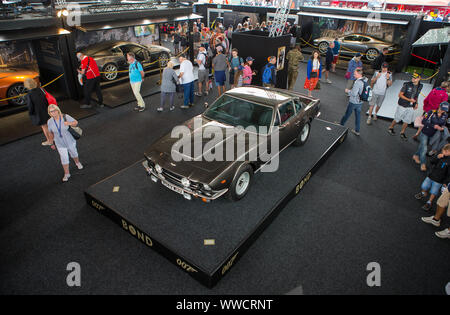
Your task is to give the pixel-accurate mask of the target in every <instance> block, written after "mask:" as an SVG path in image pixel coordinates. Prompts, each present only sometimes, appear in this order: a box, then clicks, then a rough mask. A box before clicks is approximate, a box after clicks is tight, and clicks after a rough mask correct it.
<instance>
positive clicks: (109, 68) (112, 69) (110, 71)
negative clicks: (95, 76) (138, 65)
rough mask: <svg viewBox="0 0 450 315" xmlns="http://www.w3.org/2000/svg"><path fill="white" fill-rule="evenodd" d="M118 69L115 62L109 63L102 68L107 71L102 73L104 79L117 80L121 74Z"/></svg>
mask: <svg viewBox="0 0 450 315" xmlns="http://www.w3.org/2000/svg"><path fill="white" fill-rule="evenodd" d="M117 70H118V68H117V65H115V64H114V63H107V64H106V65H105V66H104V67H103V69H102V72H106V73H102V77H103V79H104V80H106V81H113V80H115V79H116V78H117V76H118V74H119V73H118V72H117Z"/></svg>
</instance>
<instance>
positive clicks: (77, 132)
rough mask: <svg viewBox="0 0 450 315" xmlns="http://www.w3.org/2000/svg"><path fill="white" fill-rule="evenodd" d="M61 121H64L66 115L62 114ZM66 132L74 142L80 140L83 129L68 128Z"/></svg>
mask: <svg viewBox="0 0 450 315" xmlns="http://www.w3.org/2000/svg"><path fill="white" fill-rule="evenodd" d="M63 120H64V121H66V114H64V116H63ZM68 131H69V132H70V134H71V135H72V137H73V138H74V139H75V140H78V139H80V138H81V135H82V134H83V129H81V128H80V127H72V126H69V129H68Z"/></svg>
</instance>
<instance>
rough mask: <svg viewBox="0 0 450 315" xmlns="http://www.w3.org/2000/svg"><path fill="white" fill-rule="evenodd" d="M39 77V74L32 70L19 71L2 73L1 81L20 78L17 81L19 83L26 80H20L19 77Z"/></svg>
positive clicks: (0, 74) (0, 72)
mask: <svg viewBox="0 0 450 315" xmlns="http://www.w3.org/2000/svg"><path fill="white" fill-rule="evenodd" d="M37 76H39V73H37V72H35V71H31V70H17V71H11V72H10V71H0V80H2V79H6V78H13V77H18V78H17V79H18V80H19V81H23V80H24V79H25V78H19V77H31V78H34V77H37Z"/></svg>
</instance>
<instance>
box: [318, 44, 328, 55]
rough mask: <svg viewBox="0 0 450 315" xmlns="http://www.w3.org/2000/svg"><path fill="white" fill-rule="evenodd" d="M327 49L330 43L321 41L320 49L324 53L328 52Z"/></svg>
mask: <svg viewBox="0 0 450 315" xmlns="http://www.w3.org/2000/svg"><path fill="white" fill-rule="evenodd" d="M327 49H328V43H327V42H321V43H320V44H319V51H320V52H321V53H322V54H324V53H326V52H327Z"/></svg>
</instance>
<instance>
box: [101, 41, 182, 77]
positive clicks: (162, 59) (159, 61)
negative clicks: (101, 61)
mask: <svg viewBox="0 0 450 315" xmlns="http://www.w3.org/2000/svg"><path fill="white" fill-rule="evenodd" d="M189 48H190V47H186V49H184V50H183V51H182V52H180V53H179V54H178V55H176V56H174V58H178V57H180V56H181V55H183V54H184V53H186V52H187V51H188V50H189ZM161 61H170V59H167V58H158V59H156V60H155V61H153V62H151V63H149V64H148V66H151V65H153V64H155V63H157V62H158V63H160V64H161ZM159 69H161V66H159ZM128 71H129V70H117V71H106V72H104V71H102V72H100V73H103V74H105V73H119V72H128Z"/></svg>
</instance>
